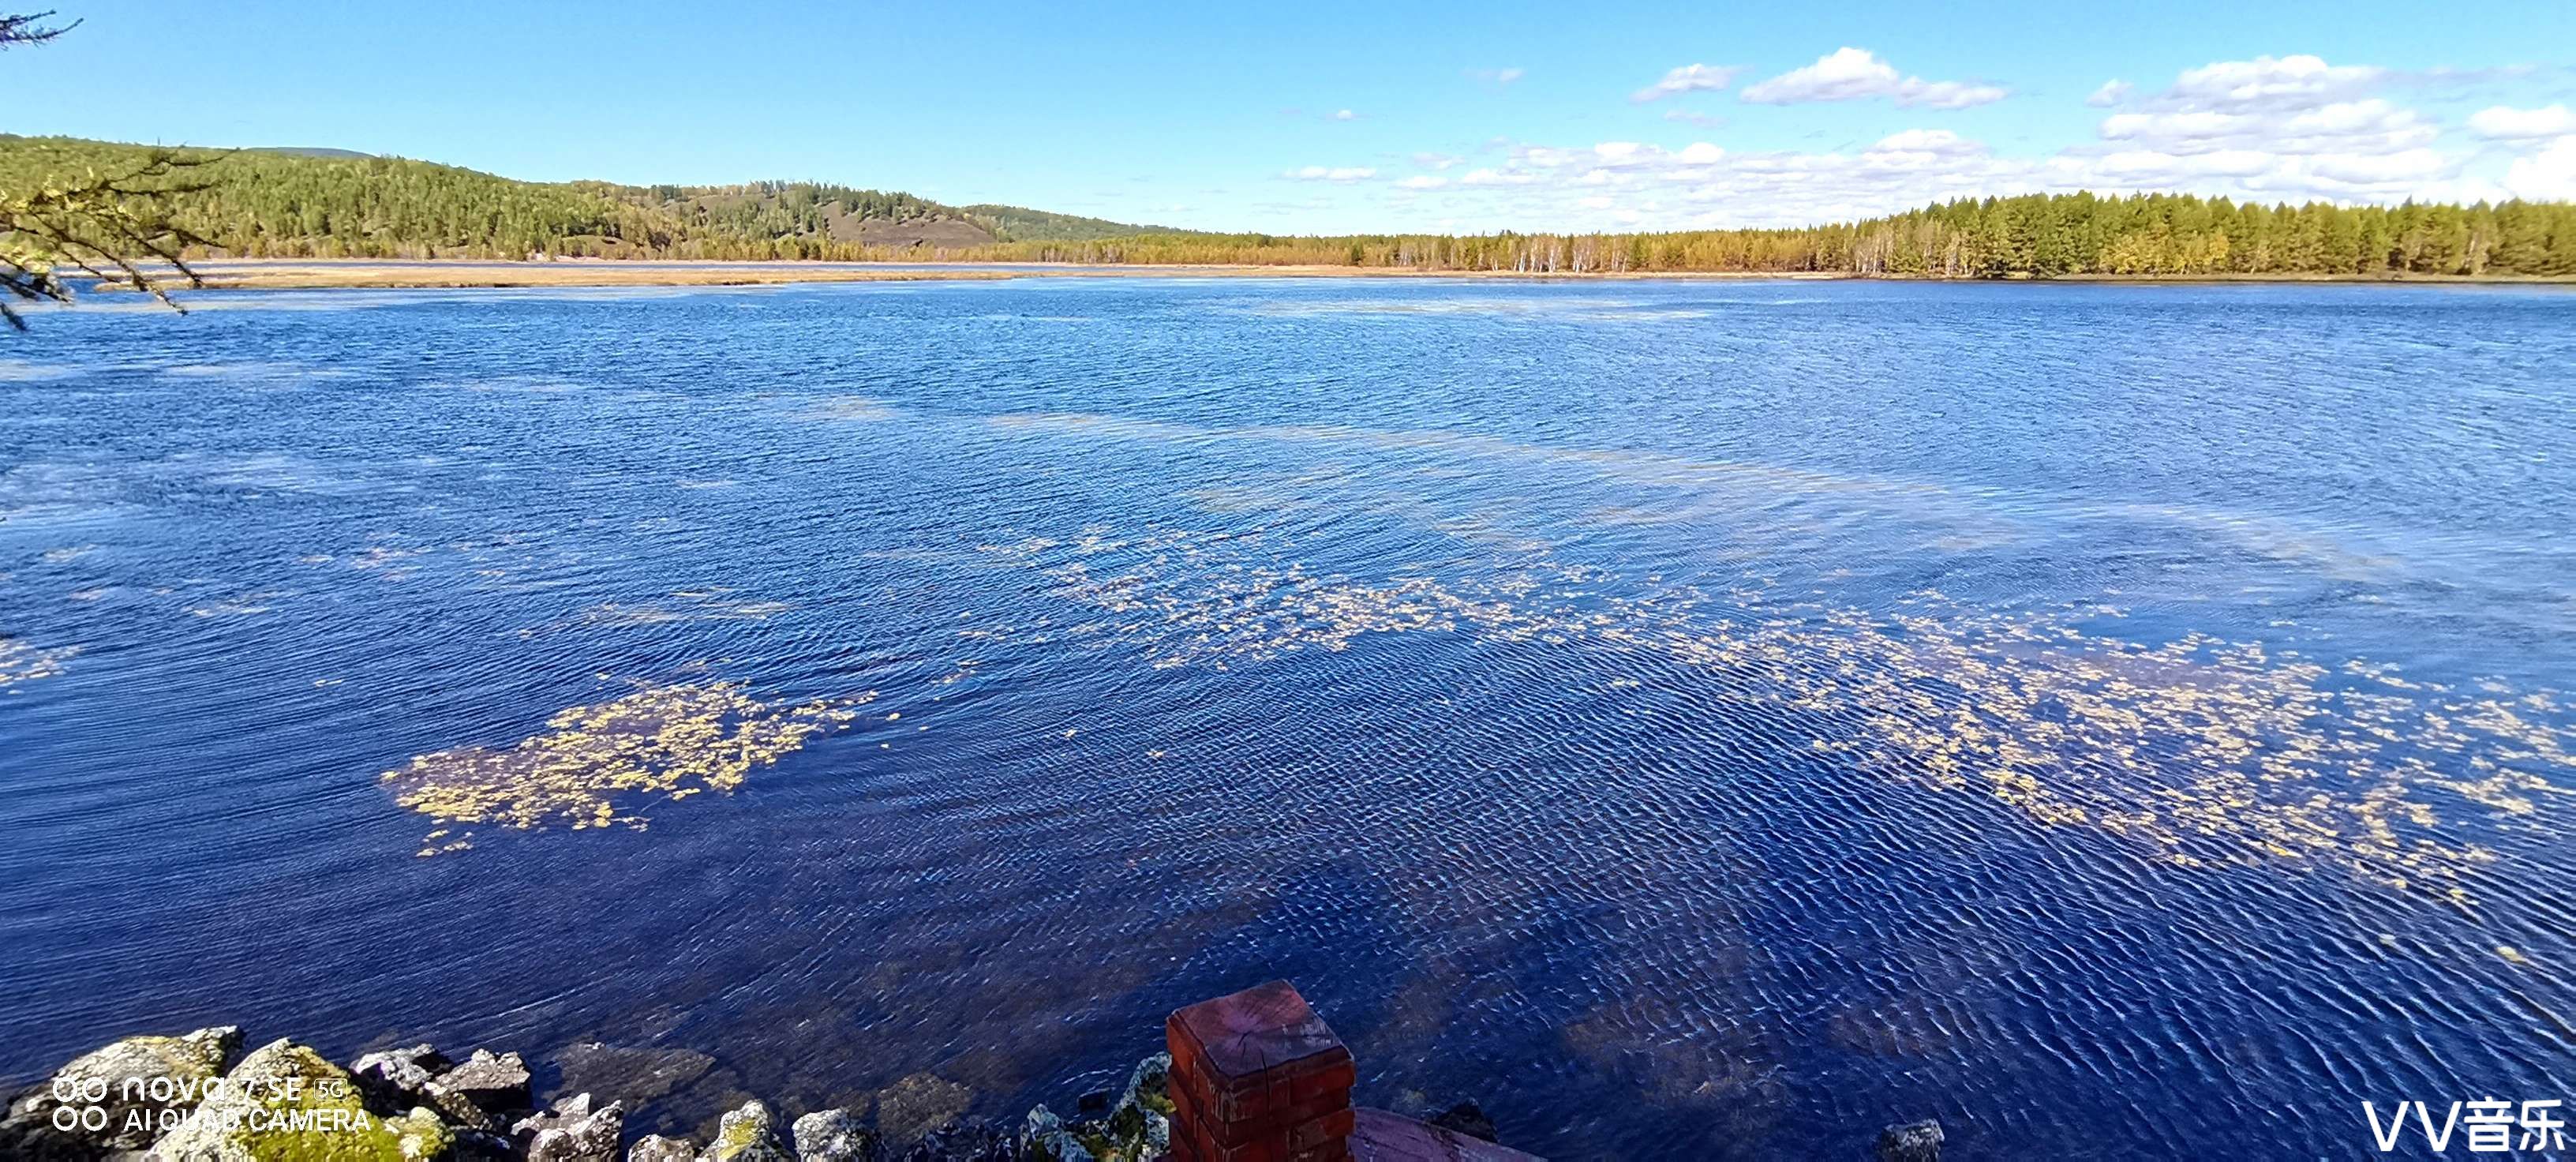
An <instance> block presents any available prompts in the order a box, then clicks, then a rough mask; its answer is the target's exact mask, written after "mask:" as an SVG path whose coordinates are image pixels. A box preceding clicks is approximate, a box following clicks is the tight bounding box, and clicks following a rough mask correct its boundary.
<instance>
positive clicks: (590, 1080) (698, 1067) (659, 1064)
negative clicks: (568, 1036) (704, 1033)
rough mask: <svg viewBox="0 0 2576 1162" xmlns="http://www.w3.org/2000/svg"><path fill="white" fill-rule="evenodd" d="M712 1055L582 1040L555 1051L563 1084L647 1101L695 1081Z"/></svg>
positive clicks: (704, 1073)
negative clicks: (558, 1051)
mask: <svg viewBox="0 0 2576 1162" xmlns="http://www.w3.org/2000/svg"><path fill="white" fill-rule="evenodd" d="M715 1062H716V1059H715V1058H713V1057H709V1056H707V1055H706V1054H704V1053H700V1052H697V1051H695V1050H692V1049H642V1048H626V1047H623V1046H618V1045H603V1044H600V1043H599V1042H597V1041H583V1042H579V1043H577V1044H574V1045H570V1046H567V1047H565V1049H564V1050H563V1051H562V1052H560V1053H557V1054H555V1068H556V1069H557V1070H559V1071H561V1073H562V1074H563V1081H562V1084H563V1088H564V1089H566V1090H574V1091H579V1092H583V1093H595V1094H599V1095H601V1096H604V1097H612V1098H619V1099H622V1100H625V1101H630V1102H649V1101H652V1100H654V1099H655V1098H659V1097H662V1096H663V1095H665V1094H668V1093H670V1092H671V1091H672V1090H675V1089H678V1088H680V1087H681V1086H684V1085H687V1084H689V1083H690V1082H693V1081H696V1080H697V1079H699V1078H700V1077H703V1076H705V1075H706V1072H707V1070H708V1069H710V1068H713V1067H714V1065H715Z"/></svg>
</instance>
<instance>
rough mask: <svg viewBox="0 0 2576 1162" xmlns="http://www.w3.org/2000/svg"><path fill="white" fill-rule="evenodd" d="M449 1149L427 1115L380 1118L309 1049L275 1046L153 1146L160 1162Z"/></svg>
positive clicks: (373, 1160)
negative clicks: (369, 1110) (368, 1109)
mask: <svg viewBox="0 0 2576 1162" xmlns="http://www.w3.org/2000/svg"><path fill="white" fill-rule="evenodd" d="M451 1141H452V1138H451V1135H450V1134H449V1132H448V1129H447V1127H446V1126H445V1125H443V1124H441V1123H440V1121H439V1120H438V1116H437V1115H436V1114H434V1113H431V1112H430V1111H428V1110H426V1109H415V1110H412V1111H411V1112H409V1113H407V1114H400V1115H396V1116H394V1117H389V1118H379V1117H377V1116H375V1115H373V1114H370V1113H368V1112H367V1108H366V1105H365V1103H364V1102H363V1101H362V1100H361V1099H360V1098H359V1096H358V1089H357V1085H356V1083H355V1082H353V1081H351V1080H350V1078H349V1075H348V1074H347V1073H346V1072H343V1071H342V1070H341V1069H340V1067H339V1066H337V1065H333V1064H331V1063H330V1062H329V1061H328V1060H325V1059H324V1058H323V1056H322V1055H321V1054H320V1053H317V1052H315V1051H314V1050H313V1049H312V1048H311V1047H310V1046H305V1045H298V1044H296V1043H295V1042H293V1041H288V1040H284V1039H280V1040H277V1041H272V1042H270V1043H268V1044H267V1045H263V1046H261V1047H260V1048H259V1049H258V1050H256V1051H254V1052H253V1053H252V1054H251V1055H250V1056H248V1057H245V1058H243V1059H242V1061H241V1064H239V1065H236V1066H234V1067H233V1068H232V1071H231V1072H230V1073H227V1074H225V1075H224V1079H223V1084H221V1085H219V1086H215V1087H213V1089H212V1092H211V1093H209V1094H208V1096H207V1097H206V1100H205V1101H204V1102H203V1103H202V1104H200V1105H199V1106H198V1107H197V1108H196V1111H195V1112H193V1113H191V1114H189V1115H188V1117H187V1120H185V1121H183V1122H181V1123H179V1127H178V1128H177V1129H174V1130H172V1131H170V1132H169V1133H168V1134H166V1135H164V1136H163V1137H162V1138H161V1140H160V1141H158V1142H156V1143H154V1144H153V1146H152V1152H151V1154H150V1155H149V1157H151V1158H153V1159H157V1160H158V1162H426V1160H428V1159H433V1158H437V1157H440V1156H441V1155H443V1154H445V1153H446V1152H447V1149H448V1146H449V1144H450V1142H451Z"/></svg>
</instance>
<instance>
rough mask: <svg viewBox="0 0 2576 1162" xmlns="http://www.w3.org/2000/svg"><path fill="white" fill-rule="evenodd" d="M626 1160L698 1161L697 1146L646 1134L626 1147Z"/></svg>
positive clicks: (654, 1161)
mask: <svg viewBox="0 0 2576 1162" xmlns="http://www.w3.org/2000/svg"><path fill="white" fill-rule="evenodd" d="M626 1162H698V1148H697V1147H696V1146H694V1145H691V1144H689V1143H688V1142H685V1141H682V1140H680V1139H678V1138H665V1137H663V1136H662V1135H660V1134H646V1135H644V1136H643V1137H642V1138H640V1139H638V1140H637V1141H636V1143H635V1144H634V1145H633V1146H629V1147H627V1149H626Z"/></svg>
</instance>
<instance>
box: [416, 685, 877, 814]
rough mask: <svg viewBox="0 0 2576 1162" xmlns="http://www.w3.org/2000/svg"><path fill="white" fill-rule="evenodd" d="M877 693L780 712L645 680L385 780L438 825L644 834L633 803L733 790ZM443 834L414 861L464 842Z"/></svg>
mask: <svg viewBox="0 0 2576 1162" xmlns="http://www.w3.org/2000/svg"><path fill="white" fill-rule="evenodd" d="M875 697H876V692H875V691H873V690H871V691H868V692H867V693H865V694H862V695H859V696H857V697H855V698H846V699H837V700H819V701H813V702H803V703H797V704H794V705H781V704H777V703H768V702H762V701H760V700H758V699H755V698H753V697H751V696H750V695H749V694H746V693H744V684H743V683H741V682H712V683H704V684H672V685H649V686H644V687H642V688H639V689H637V690H636V691H635V692H633V693H631V694H628V695H625V696H624V697H621V698H616V699H613V700H610V701H607V702H601V703H596V704H594V705H589V706H575V707H572V708H570V709H567V710H564V711H561V712H559V713H557V714H556V715H555V716H554V717H552V718H550V719H547V720H546V728H545V729H544V730H542V731H539V732H538V733H536V734H532V735H530V736H528V737H527V738H524V739H521V740H520V741H519V742H517V743H516V744H513V745H511V746H509V747H506V748H502V749H498V750H495V749H492V748H489V747H481V746H466V747H458V748H456V749H453V750H443V751H438V752H436V753H434V754H425V755H421V756H419V757H417V758H414V759H413V760H412V761H411V764H410V765H409V766H406V767H402V768H399V769H396V770H391V771H387V772H385V773H384V776H383V778H384V780H385V781H386V782H387V783H388V784H390V785H391V787H392V788H393V791H394V797H395V801H396V802H398V803H400V804H402V805H403V806H405V807H408V808H410V809H412V810H414V811H418V812H420V813H421V814H424V815H428V816H430V817H432V818H434V819H436V820H438V821H439V822H441V823H442V824H464V823H480V824H492V825H496V826H506V827H515V828H523V829H535V828H544V827H548V826H553V825H562V826H566V827H570V828H573V829H575V830H580V829H584V828H591V827H609V826H620V825H622V826H627V827H632V828H636V829H638V830H640V829H642V828H643V827H644V826H645V818H644V816H643V815H642V814H641V804H640V803H639V800H644V799H649V798H651V797H654V796H659V797H661V798H664V799H684V798H687V797H689V796H691V795H695V794H698V793H700V792H704V791H731V790H733V789H734V788H736V787H739V786H741V785H742V783H743V780H744V779H745V778H747V777H749V775H750V774H751V772H752V771H753V770H754V769H756V768H759V767H764V766H767V765H769V764H771V763H774V762H777V761H778V760H779V759H780V758H781V757H783V756H785V755H788V754H791V753H794V752H795V751H796V750H798V749H799V748H801V747H803V746H804V745H805V744H806V743H807V742H808V741H810V740H811V739H813V738H814V737H815V736H816V735H819V734H822V733H824V732H826V731H830V730H835V729H838V728H839V727H841V726H842V725H844V724H846V723H848V722H850V721H852V720H853V719H855V718H857V717H858V711H857V709H856V707H858V706H861V705H864V704H866V703H868V702H870V701H872V700H874V699H875ZM448 831H449V829H448V828H445V827H442V828H440V829H439V830H438V831H435V832H432V833H431V836H430V842H431V846H430V847H428V848H425V849H424V850H423V851H422V853H421V854H423V855H428V854H432V853H433V852H436V851H441V850H452V849H456V848H458V847H460V846H461V845H462V842H463V841H461V840H460V841H451V842H449V843H446V844H440V843H439V842H438V841H439V840H441V839H444V838H445V837H446V836H447V834H448ZM471 834H472V833H471V832H468V833H467V835H468V836H470V835H471Z"/></svg>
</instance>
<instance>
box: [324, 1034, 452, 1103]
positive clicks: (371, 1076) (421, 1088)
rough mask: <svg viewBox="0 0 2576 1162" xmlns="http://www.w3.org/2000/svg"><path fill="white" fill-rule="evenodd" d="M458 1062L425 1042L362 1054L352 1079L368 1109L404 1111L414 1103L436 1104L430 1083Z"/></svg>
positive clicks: (352, 1067) (351, 1071)
mask: <svg viewBox="0 0 2576 1162" xmlns="http://www.w3.org/2000/svg"><path fill="white" fill-rule="evenodd" d="M455 1064H456V1063H455V1062H453V1061H449V1060H448V1059H447V1057H446V1056H445V1055H444V1054H441V1053H440V1052H439V1051H438V1050H436V1049H433V1048H431V1047H430V1046H429V1045H427V1044H425V1043H424V1044H420V1045H410V1046H405V1047H403V1048H400V1049H388V1050H385V1051H384V1052H382V1053H369V1054H367V1055H365V1056H363V1057H360V1058H358V1059H357V1060H356V1061H354V1062H352V1063H350V1065H349V1078H350V1080H352V1081H355V1082H357V1083H358V1093H359V1095H360V1096H362V1097H364V1098H366V1099H367V1108H368V1109H371V1110H374V1111H375V1112H377V1113H401V1112H402V1111H404V1110H408V1109H410V1108H412V1107H413V1106H423V1105H436V1104H437V1103H436V1102H433V1101H431V1100H430V1098H429V1083H430V1082H432V1081H435V1080H437V1078H438V1075H439V1074H441V1073H445V1072H447V1071H448V1069H450V1068H452V1067H453V1066H454V1065H455Z"/></svg>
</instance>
